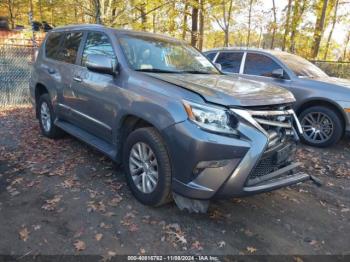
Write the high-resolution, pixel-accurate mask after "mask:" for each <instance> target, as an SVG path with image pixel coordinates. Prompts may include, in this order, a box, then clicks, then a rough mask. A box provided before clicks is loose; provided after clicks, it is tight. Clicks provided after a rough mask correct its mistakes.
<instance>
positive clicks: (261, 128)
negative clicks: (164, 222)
mask: <svg viewBox="0 0 350 262" xmlns="http://www.w3.org/2000/svg"><path fill="white" fill-rule="evenodd" d="M232 111H233V112H234V113H235V114H236V115H238V116H239V117H240V124H239V126H238V129H237V130H238V132H239V134H240V136H239V137H225V136H220V135H217V134H208V133H207V132H206V131H204V130H201V129H200V128H198V127H197V126H195V125H194V124H193V123H191V122H189V121H185V122H182V123H179V124H177V125H175V126H173V127H171V128H169V129H168V130H167V132H166V137H167V138H168V139H171V140H172V141H171V142H170V143H168V144H169V149H170V157H171V158H172V162H173V163H174V165H173V166H174V170H173V191H174V192H175V193H176V194H178V195H181V196H184V197H187V198H192V199H200V200H209V199H213V198H229V197H241V196H247V195H252V194H257V193H262V192H268V191H272V190H275V189H278V188H281V187H285V186H289V185H293V184H296V183H299V182H303V181H306V180H310V179H311V180H314V179H313V177H311V176H310V175H308V174H306V173H304V172H301V171H300V170H299V167H300V163H296V162H294V154H295V144H296V142H297V140H298V135H297V132H296V131H295V130H294V126H296V127H297V128H300V125H299V122H298V120H297V118H296V116H295V114H294V111H293V110H291V109H288V110H275V111H271V110H269V111H261V110H244V109H232ZM293 121H294V124H293ZM300 129H301V128H300ZM299 132H301V130H299ZM175 134H177V135H175ZM179 134H180V135H179ZM168 139H167V140H168ZM179 147H180V148H179ZM191 148H192V149H193V150H192V151H189V149H191ZM176 152H177V153H176ZM178 152H182V153H181V154H179V153H178ZM203 163H205V164H207V166H206V165H205V164H203ZM211 163H215V164H211ZM178 165H180V166H181V168H179V167H178ZM198 166H201V167H202V168H198Z"/></svg>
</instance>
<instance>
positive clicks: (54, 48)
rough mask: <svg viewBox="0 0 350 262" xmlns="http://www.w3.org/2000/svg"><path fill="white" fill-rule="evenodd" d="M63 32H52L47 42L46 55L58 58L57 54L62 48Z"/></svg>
mask: <svg viewBox="0 0 350 262" xmlns="http://www.w3.org/2000/svg"><path fill="white" fill-rule="evenodd" d="M62 35H63V34H62V33H51V34H49V36H48V37H47V40H46V44H45V55H46V56H47V57H49V58H52V59H57V54H58V51H59V49H60V41H61V38H62Z"/></svg>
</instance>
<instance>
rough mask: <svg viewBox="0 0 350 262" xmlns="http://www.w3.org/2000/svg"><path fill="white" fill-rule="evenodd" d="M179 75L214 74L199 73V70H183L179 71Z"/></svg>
mask: <svg viewBox="0 0 350 262" xmlns="http://www.w3.org/2000/svg"><path fill="white" fill-rule="evenodd" d="M181 73H187V74H203V75H211V74H215V73H211V72H206V71H199V70H184V71H181Z"/></svg>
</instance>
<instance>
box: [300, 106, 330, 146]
mask: <svg viewBox="0 0 350 262" xmlns="http://www.w3.org/2000/svg"><path fill="white" fill-rule="evenodd" d="M301 126H302V128H303V132H304V134H303V136H304V139H305V140H307V141H308V142H310V143H314V144H320V143H324V142H326V141H327V140H329V139H330V138H331V137H332V135H333V132H334V124H333V121H332V120H331V119H330V118H329V116H328V115H326V114H324V113H321V112H310V113H308V114H307V115H305V116H304V118H303V119H302V120H301Z"/></svg>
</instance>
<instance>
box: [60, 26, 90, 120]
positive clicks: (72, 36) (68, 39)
mask: <svg viewBox="0 0 350 262" xmlns="http://www.w3.org/2000/svg"><path fill="white" fill-rule="evenodd" d="M82 39H83V32H78V31H77V32H66V33H64V36H63V40H62V42H61V47H60V50H59V52H58V53H57V55H56V60H57V61H59V62H58V65H57V67H56V69H58V70H59V72H60V75H59V81H60V82H61V83H62V88H61V89H60V90H59V92H58V98H57V100H58V105H59V109H60V112H61V115H62V118H64V119H65V120H67V121H69V122H73V123H74V122H75V121H76V116H75V115H74V113H73V112H74V106H75V100H76V97H75V93H74V92H73V90H72V83H73V73H74V71H75V70H76V65H75V63H76V61H77V57H78V53H79V49H80V48H81V42H82Z"/></svg>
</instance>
